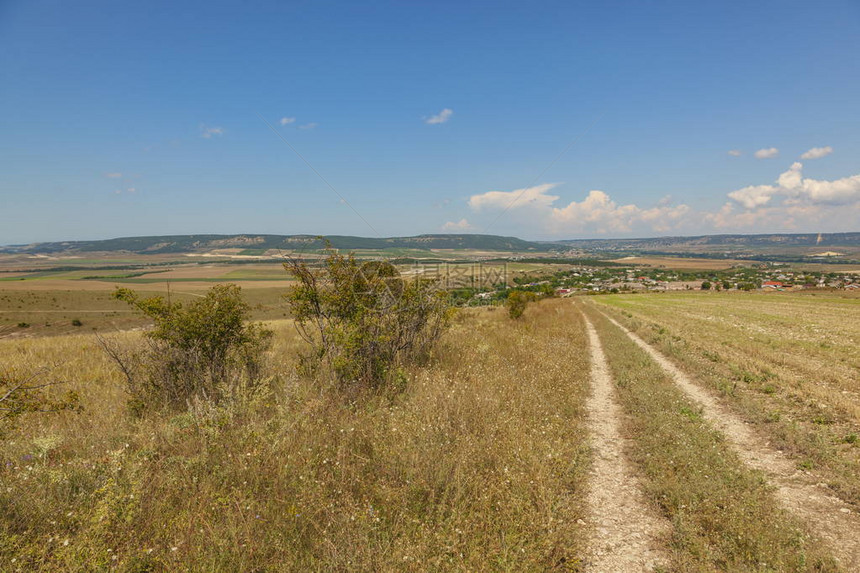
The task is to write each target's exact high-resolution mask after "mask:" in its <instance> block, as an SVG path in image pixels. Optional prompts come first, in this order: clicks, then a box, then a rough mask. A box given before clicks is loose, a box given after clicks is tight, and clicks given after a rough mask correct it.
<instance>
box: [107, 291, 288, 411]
mask: <svg viewBox="0 0 860 573" xmlns="http://www.w3.org/2000/svg"><path fill="white" fill-rule="evenodd" d="M114 296H115V297H116V298H117V299H119V300H123V301H125V302H127V303H128V304H129V305H131V306H132V307H134V308H136V309H137V310H138V311H140V312H141V313H142V314H144V315H145V316H147V317H149V318H150V319H152V320H153V321H154V322H155V326H154V328H153V329H152V330H151V331H149V332H147V333H146V337H145V344H144V345H142V346H139V347H137V348H129V347H127V346H125V347H124V346H121V345H119V344H117V343H116V342H114V341H108V340H106V339H104V338H101V337H99V340H100V342H101V343H102V348H103V349H104V350H105V352H106V353H107V354H108V355H109V356H110V357H111V358H112V359H113V360H114V362H115V363H116V364H117V365H118V367H119V368H120V370H121V371H122V373H123V374H124V376H125V378H126V382H127V389H128V392H129V394H130V396H131V399H130V401H129V406H130V408H131V409H132V411H133V412H138V413H140V412H142V411H144V410H146V409H148V408H155V409H164V408H167V409H177V408H182V407H186V406H188V405H189V404H190V403H191V401H193V400H194V399H203V400H212V401H215V402H217V401H219V400H220V399H221V398H223V397H225V396H228V395H234V394H236V393H237V392H239V391H243V390H248V389H251V388H253V387H254V386H256V385H257V384H258V383H259V382H260V381H261V379H262V357H263V352H264V351H265V350H266V348H267V347H268V346H269V344H270V340H271V336H272V333H271V331H269V330H267V329H265V328H263V327H262V326H261V325H260V324H257V323H251V324H249V323H248V322H247V316H248V312H249V310H250V308H249V306H248V304H247V303H245V302H244V301H243V300H242V297H241V289H240V287H238V286H236V285H216V286H214V287H212V288H211V289H209V291H207V293H206V295H205V296H203V297H201V298H200V299H198V300H195V301H193V302H191V303H188V304H187V305H183V304H182V303H171V302H170V301H169V300H165V299H164V298H163V297H161V296H155V297H150V298H140V297H139V296H138V295H137V294H136V293H135V292H134V291H131V290H129V289H117V291H116V293H115V295H114Z"/></svg>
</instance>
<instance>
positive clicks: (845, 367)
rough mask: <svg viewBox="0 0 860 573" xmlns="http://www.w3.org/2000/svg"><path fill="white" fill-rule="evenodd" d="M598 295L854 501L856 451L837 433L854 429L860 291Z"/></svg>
mask: <svg viewBox="0 0 860 573" xmlns="http://www.w3.org/2000/svg"><path fill="white" fill-rule="evenodd" d="M600 302H601V303H604V304H605V306H606V308H607V309H610V310H617V311H622V312H615V314H616V316H617V318H618V319H619V320H620V321H621V322H622V323H624V324H625V325H626V326H628V327H629V328H631V329H632V330H634V331H635V332H637V333H638V334H639V335H640V336H642V337H643V338H644V339H645V340H647V341H648V342H651V343H653V344H654V345H655V346H656V347H657V348H659V349H660V350H661V351H662V352H664V353H665V354H667V355H668V356H670V357H672V358H673V359H674V360H676V361H677V362H678V364H679V365H680V366H682V367H683V368H684V369H686V370H687V371H688V372H690V373H692V374H694V375H695V376H696V377H697V378H698V379H699V380H701V381H702V382H704V383H705V384H707V385H709V386H710V387H712V388H713V389H714V390H715V391H717V392H718V393H720V394H721V395H722V396H723V397H724V398H725V400H726V402H727V404H728V405H729V406H730V407H732V408H734V409H735V410H736V411H737V412H738V413H739V414H740V415H741V416H742V417H743V418H744V419H746V420H748V421H750V422H752V423H753V424H754V426H755V428H756V430H757V431H759V432H761V433H762V434H763V435H765V436H767V439H768V440H769V441H771V442H772V443H773V444H775V445H776V447H778V448H779V449H781V450H783V451H785V452H786V453H787V454H789V455H791V456H794V457H796V458H797V459H798V460H810V461H811V462H812V463H813V464H814V467H815V468H816V471H819V472H821V473H822V476H823V477H822V480H823V481H825V482H826V483H827V484H828V485H829V488H830V491H831V492H832V494H833V495H836V496H838V497H840V498H842V499H843V500H845V501H846V502H848V503H851V504H853V505H854V506H855V507H860V451H858V449H857V448H848V447H846V444H845V442H844V441H843V437H844V436H846V435H850V434H857V433H860V400H858V397H857V394H856V381H857V369H858V368H860V361H858V354H857V352H856V344H855V342H854V341H855V340H856V339H857V336H858V331H857V325H858V324H860V304H858V303H860V299H858V298H853V297H847V298H843V297H837V296H832V295H831V296H829V297H825V296H816V297H814V298H813V297H811V296H808V295H802V294H788V293H783V294H781V295H780V296H779V297H773V296H768V295H748V294H746V293H744V294H742V295H732V294H723V295H720V296H718V297H715V296H713V295H712V296H707V297H705V296H702V295H695V294H689V295H661V296H654V297H624V296H618V297H603V298H601V299H600ZM623 313H626V314H623ZM711 356H718V359H717V360H713V359H711V358H709V357H711Z"/></svg>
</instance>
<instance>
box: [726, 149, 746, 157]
mask: <svg viewBox="0 0 860 573" xmlns="http://www.w3.org/2000/svg"><path fill="white" fill-rule="evenodd" d="M727 153H728V154H729V155H731V156H732V157H740V156H741V154H742V153H743V152H742V151H741V150H740V149H729V150H728V151H727Z"/></svg>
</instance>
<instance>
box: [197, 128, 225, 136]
mask: <svg viewBox="0 0 860 573" xmlns="http://www.w3.org/2000/svg"><path fill="white" fill-rule="evenodd" d="M213 135H224V128H223V127H207V126H205V125H201V126H200V137H202V138H204V139H210V138H211V137H212V136H213Z"/></svg>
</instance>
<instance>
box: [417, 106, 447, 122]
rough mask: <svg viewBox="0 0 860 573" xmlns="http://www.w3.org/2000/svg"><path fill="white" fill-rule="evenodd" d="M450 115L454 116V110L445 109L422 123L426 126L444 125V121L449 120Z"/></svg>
mask: <svg viewBox="0 0 860 573" xmlns="http://www.w3.org/2000/svg"><path fill="white" fill-rule="evenodd" d="M452 115H454V110H453V109H449V108H447V107H446V108H445V109H443V110H442V111H440V112H439V113H438V114H436V115H431V116H430V117H428V118H427V119H425V120H424V123H426V124H427V125H436V124H438V123H445V122H446V121H448V120H449V119H451V116H452Z"/></svg>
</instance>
